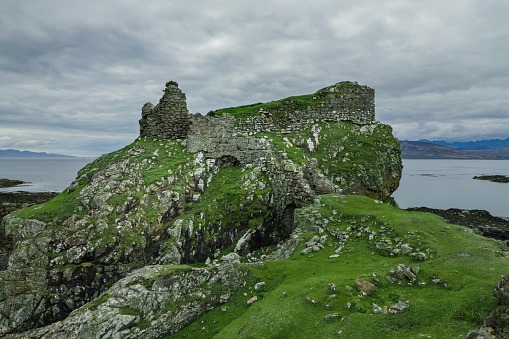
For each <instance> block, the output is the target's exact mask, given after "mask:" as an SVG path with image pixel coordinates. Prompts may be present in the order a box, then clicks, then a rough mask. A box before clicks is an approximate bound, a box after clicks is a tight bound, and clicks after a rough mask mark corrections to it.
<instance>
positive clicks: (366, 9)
mask: <svg viewBox="0 0 509 339" xmlns="http://www.w3.org/2000/svg"><path fill="white" fill-rule="evenodd" d="M508 13H509V2H508V1H505V0H498V1H497V0H447V1H444V0H427V1H417V0H415V1H414V0H393V1H382V0H364V1H363V0H355V1H352V0H313V1H304V0H271V1H270V0H256V1H250V0H249V1H239V0H208V1H204V0H192V1H177V0H164V1H163V0H161V1H149V0H121V1H112V0H100V1H93V0H86V1H85V0H83V1H78V0H77V1H68V0H62V1H59V0H39V1H28V0H2V1H1V2H0V149H7V148H14V149H19V150H30V151H37V152H41V151H45V152H48V153H50V152H51V153H62V154H72V155H79V156H97V155H100V154H103V153H106V152H110V151H113V150H116V149H118V148H121V147H123V146H125V145H126V144H128V143H130V142H132V141H133V140H134V139H135V138H136V137H137V136H138V133H139V125H138V119H139V118H140V115H141V107H142V106H143V104H144V103H145V102H147V101H150V102H152V103H154V104H155V103H157V102H158V100H159V98H160V97H161V95H162V89H163V88H164V84H165V82H166V81H168V80H175V81H177V82H178V83H179V84H180V88H181V89H182V90H183V91H184V92H185V93H186V95H187V103H188V108H189V110H190V112H191V113H196V112H201V113H204V114H205V113H207V112H208V111H210V110H212V109H218V108H223V107H231V106H238V105H242V104H250V103H254V102H260V101H261V102H266V101H271V100H277V99H281V98H284V97H287V96H291V95H300V94H308V93H313V92H315V91H316V90H318V89H320V88H323V87H325V86H328V85H331V84H334V83H336V82H339V81H344V80H348V81H357V82H358V83H359V84H362V85H368V86H370V87H373V88H375V91H376V116H377V119H378V120H380V121H381V122H383V123H386V124H390V125H392V126H393V128H394V134H395V135H396V137H398V138H400V139H409V140H418V139H421V138H427V139H431V140H447V141H453V140H454V141H465V140H479V139H493V138H501V139H505V138H507V137H509V109H508V107H509V22H508V20H507V14H508Z"/></svg>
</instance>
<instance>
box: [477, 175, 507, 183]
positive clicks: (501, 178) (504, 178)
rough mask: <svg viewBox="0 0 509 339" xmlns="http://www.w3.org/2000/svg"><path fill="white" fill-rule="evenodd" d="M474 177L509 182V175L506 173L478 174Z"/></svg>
mask: <svg viewBox="0 0 509 339" xmlns="http://www.w3.org/2000/svg"><path fill="white" fill-rule="evenodd" d="M472 179H477V180H489V181H492V182H509V177H508V176H506V175H477V176H475V177H473V178H472Z"/></svg>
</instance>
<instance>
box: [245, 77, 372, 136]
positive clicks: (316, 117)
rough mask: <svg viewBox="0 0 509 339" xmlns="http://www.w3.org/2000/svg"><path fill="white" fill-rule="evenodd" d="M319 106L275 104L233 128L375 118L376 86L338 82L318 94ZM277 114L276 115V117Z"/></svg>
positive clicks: (279, 127)
mask: <svg viewBox="0 0 509 339" xmlns="http://www.w3.org/2000/svg"><path fill="white" fill-rule="evenodd" d="M316 99H317V100H322V103H321V105H320V106H308V107H307V108H306V109H304V110H294V109H292V108H291V107H284V106H282V105H281V106H276V107H275V108H271V109H270V110H263V109H261V110H260V115H259V116H256V117H253V118H250V119H248V120H247V121H245V122H241V123H238V124H237V126H236V130H237V131H239V132H242V133H247V134H254V133H260V132H274V131H279V130H283V131H285V130H286V131H296V130H300V129H301V128H302V127H303V126H304V125H309V124H313V123H315V122H320V121H321V122H326V121H327V122H332V121H351V122H354V123H356V124H359V125H364V124H369V123H371V122H374V121H375V90H374V89H373V88H370V87H368V86H362V85H358V84H357V83H355V82H340V83H337V84H336V85H334V86H330V87H329V88H328V90H327V92H322V93H320V94H318V95H317V97H316ZM276 116H278V118H275V117H276Z"/></svg>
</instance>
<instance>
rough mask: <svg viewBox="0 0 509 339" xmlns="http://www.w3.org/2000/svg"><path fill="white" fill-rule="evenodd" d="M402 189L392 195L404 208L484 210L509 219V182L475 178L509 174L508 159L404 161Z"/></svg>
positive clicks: (400, 186)
mask: <svg viewBox="0 0 509 339" xmlns="http://www.w3.org/2000/svg"><path fill="white" fill-rule="evenodd" d="M403 166H404V167H403V176H402V178H401V181H400V185H399V188H398V190H397V191H396V192H394V194H393V195H392V196H393V197H394V199H396V202H397V203H398V205H399V206H400V207H401V208H408V207H421V206H425V207H430V208H440V209H447V208H460V209H482V210H486V211H488V212H490V213H491V214H492V215H496V216H501V217H509V183H497V182H491V181H486V180H475V179H472V177H473V176H475V175H483V174H486V175H490V174H501V175H509V160H448V159H447V160H446V159H440V160H435V159H429V160H428V159H426V160H421V159H404V160H403Z"/></svg>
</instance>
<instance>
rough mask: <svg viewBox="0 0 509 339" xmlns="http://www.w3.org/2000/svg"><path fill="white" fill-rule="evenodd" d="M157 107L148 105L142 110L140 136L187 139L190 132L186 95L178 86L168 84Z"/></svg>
mask: <svg viewBox="0 0 509 339" xmlns="http://www.w3.org/2000/svg"><path fill="white" fill-rule="evenodd" d="M163 92H164V95H163V96H162V98H161V100H159V104H157V105H156V106H155V107H154V106H153V105H152V104H151V103H150V102H148V103H146V104H145V105H144V106H143V108H142V110H141V120H140V135H142V134H147V135H150V136H152V137H154V138H157V139H166V140H168V139H178V138H185V137H186V136H187V133H188V130H189V121H188V119H189V111H188V110H187V103H186V95H185V94H184V93H182V91H181V90H180V88H178V86H177V85H176V84H168V86H166V88H165V89H164V91H163Z"/></svg>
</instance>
